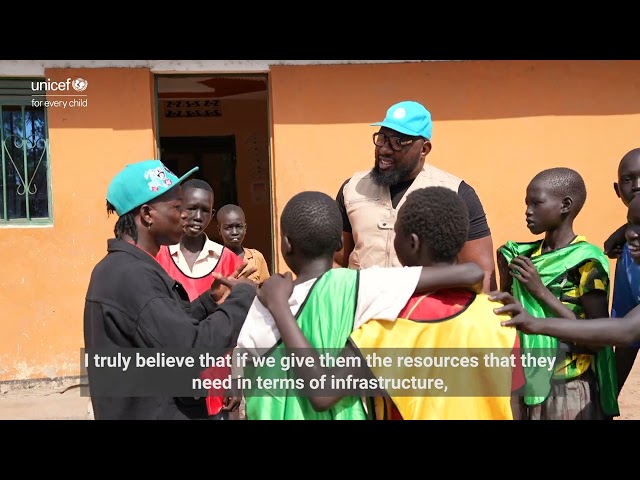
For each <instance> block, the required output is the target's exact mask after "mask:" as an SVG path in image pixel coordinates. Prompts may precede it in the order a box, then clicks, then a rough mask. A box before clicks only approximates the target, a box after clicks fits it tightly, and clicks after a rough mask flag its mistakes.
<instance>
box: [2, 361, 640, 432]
mask: <svg viewBox="0 0 640 480" xmlns="http://www.w3.org/2000/svg"><path fill="white" fill-rule="evenodd" d="M79 382H80V380H76V381H71V382H63V383H57V384H54V385H35V386H33V387H32V388H8V387H7V386H6V385H2V388H0V420H93V413H92V411H91V406H90V401H89V398H88V397H85V396H82V393H83V390H84V389H81V388H79V385H80V383H79ZM619 401H620V417H618V419H617V420H639V419H640V362H636V364H635V365H634V368H633V370H632V371H631V374H630V375H629V379H628V380H627V383H626V384H625V386H624V389H623V390H622V393H621V395H620V399H619Z"/></svg>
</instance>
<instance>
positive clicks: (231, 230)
mask: <svg viewBox="0 0 640 480" xmlns="http://www.w3.org/2000/svg"><path fill="white" fill-rule="evenodd" d="M216 220H217V222H218V231H219V232H220V237H221V238H222V242H223V243H224V246H225V247H227V248H228V249H229V250H231V251H232V252H233V253H235V254H236V255H237V256H238V257H240V258H241V259H242V260H244V261H245V262H246V263H247V266H246V267H245V270H243V272H244V271H246V270H248V269H251V268H255V269H256V271H255V272H254V273H252V274H251V275H249V276H248V277H247V278H249V279H250V280H253V281H255V282H257V283H262V282H264V281H265V280H266V279H267V278H269V276H270V274H269V267H268V266H267V261H266V260H265V259H264V255H262V253H260V252H259V251H258V250H256V249H255V248H246V247H243V246H242V242H244V236H245V235H246V234H247V221H246V220H245V216H244V211H243V210H242V208H240V207H239V206H238V205H233V204H228V205H225V206H223V207H222V208H220V210H219V211H218V214H217V216H216Z"/></svg>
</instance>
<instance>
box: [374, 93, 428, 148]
mask: <svg viewBox="0 0 640 480" xmlns="http://www.w3.org/2000/svg"><path fill="white" fill-rule="evenodd" d="M371 126H380V127H387V128H390V129H391V130H395V131H396V132H400V133H404V134H405V135H411V136H414V137H424V138H426V139H427V140H431V129H432V125H431V112H429V110H427V109H426V108H424V105H422V104H420V103H418V102H413V101H404V102H400V103H396V104H395V105H392V106H391V107H390V108H389V110H387V116H386V117H385V118H384V120H383V121H381V122H377V123H372V124H371Z"/></svg>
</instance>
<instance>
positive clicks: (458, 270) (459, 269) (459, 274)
mask: <svg viewBox="0 0 640 480" xmlns="http://www.w3.org/2000/svg"><path fill="white" fill-rule="evenodd" d="M483 282H484V271H483V270H482V268H481V267H480V265H478V264H476V263H472V262H468V263H459V264H457V265H445V266H433V267H422V273H421V274H420V279H419V280H418V285H417V286H416V290H415V292H416V293H427V292H430V291H432V290H438V289H441V288H466V289H468V290H472V291H474V292H475V293H482V291H483Z"/></svg>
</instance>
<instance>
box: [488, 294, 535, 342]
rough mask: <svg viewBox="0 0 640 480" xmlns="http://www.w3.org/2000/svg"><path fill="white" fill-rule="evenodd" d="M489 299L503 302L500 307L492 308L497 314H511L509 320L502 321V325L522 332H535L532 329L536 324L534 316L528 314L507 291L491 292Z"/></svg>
mask: <svg viewBox="0 0 640 480" xmlns="http://www.w3.org/2000/svg"><path fill="white" fill-rule="evenodd" d="M489 300H491V301H493V302H500V303H502V304H503V306H502V307H498V308H494V309H493V311H494V312H495V313H496V314H497V315H501V314H505V313H506V314H508V315H511V318H510V319H509V320H505V321H504V322H502V326H504V327H516V328H517V329H518V330H521V331H523V332H524V333H535V332H534V331H533V329H534V327H535V325H536V324H535V317H532V316H531V315H529V313H528V312H527V311H526V310H525V309H524V307H523V306H522V304H521V303H520V302H518V301H517V300H516V299H515V298H513V296H512V295H511V294H509V293H507V292H491V293H490V294H489Z"/></svg>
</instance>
